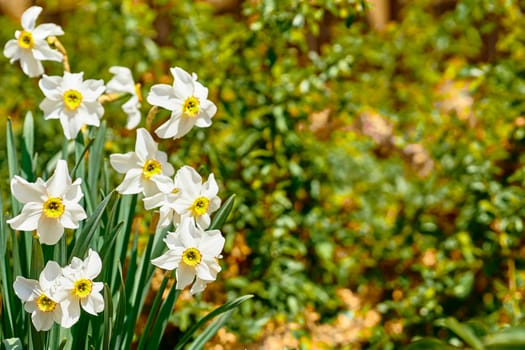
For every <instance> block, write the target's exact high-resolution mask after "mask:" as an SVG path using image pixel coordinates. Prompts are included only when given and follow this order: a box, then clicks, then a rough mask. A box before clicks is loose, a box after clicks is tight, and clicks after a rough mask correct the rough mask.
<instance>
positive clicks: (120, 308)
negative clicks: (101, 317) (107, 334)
mask: <svg viewBox="0 0 525 350" xmlns="http://www.w3.org/2000/svg"><path fill="white" fill-rule="evenodd" d="M117 270H118V275H119V277H120V279H119V282H120V283H119V292H118V299H117V312H116V314H115V315H116V316H115V321H114V323H113V331H112V334H113V337H112V339H111V347H110V348H111V349H121V348H122V346H121V345H122V341H123V340H124V339H125V331H126V329H125V328H124V326H125V316H126V314H127V308H126V304H127V300H128V299H127V295H126V288H125V283H124V277H123V276H122V266H121V265H120V263H118V264H117Z"/></svg>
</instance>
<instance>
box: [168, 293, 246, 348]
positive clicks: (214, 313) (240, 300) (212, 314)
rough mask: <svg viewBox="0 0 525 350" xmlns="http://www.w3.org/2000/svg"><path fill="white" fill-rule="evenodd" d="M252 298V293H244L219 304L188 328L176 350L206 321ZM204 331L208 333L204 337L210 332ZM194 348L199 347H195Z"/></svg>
mask: <svg viewBox="0 0 525 350" xmlns="http://www.w3.org/2000/svg"><path fill="white" fill-rule="evenodd" d="M251 298H253V295H252V294H248V295H244V296H242V297H239V298H237V299H234V300H232V301H229V302H227V303H226V304H224V305H221V306H219V307H218V308H216V309H215V310H213V311H212V312H210V313H209V314H207V315H206V316H204V317H203V318H202V319H200V320H199V322H197V323H195V324H194V325H193V327H191V328H190V329H188V330H187V331H186V332H185V333H184V336H183V337H182V338H181V340H179V342H178V343H177V345H176V346H175V350H180V349H182V348H183V347H184V345H185V344H186V343H187V342H188V341H189V340H190V338H191V337H192V335H193V333H195V332H196V331H197V330H198V329H199V328H201V327H202V326H203V325H204V324H205V323H206V322H208V321H209V320H211V319H213V318H214V317H216V316H218V315H220V314H222V313H225V312H227V311H230V310H233V309H234V308H236V307H237V306H239V305H241V304H242V303H244V302H245V301H246V300H248V299H251ZM219 328H220V327H219ZM211 331H212V330H208V332H211ZM215 332H216V331H215ZM203 333H205V334H206V335H204V336H203V337H205V336H207V334H208V333H206V331H205V332H203ZM213 334H214V333H213ZM213 334H212V335H213ZM194 349H197V348H194Z"/></svg>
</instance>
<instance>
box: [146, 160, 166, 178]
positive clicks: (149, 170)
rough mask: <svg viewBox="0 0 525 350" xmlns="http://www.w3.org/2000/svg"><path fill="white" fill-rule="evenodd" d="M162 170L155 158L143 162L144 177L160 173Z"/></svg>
mask: <svg viewBox="0 0 525 350" xmlns="http://www.w3.org/2000/svg"><path fill="white" fill-rule="evenodd" d="M161 172H162V166H161V165H160V163H159V161H157V160H155V159H149V160H147V161H146V162H145V163H144V167H143V168H142V174H143V175H144V177H145V178H146V179H149V178H151V177H152V176H153V175H157V174H160V173H161Z"/></svg>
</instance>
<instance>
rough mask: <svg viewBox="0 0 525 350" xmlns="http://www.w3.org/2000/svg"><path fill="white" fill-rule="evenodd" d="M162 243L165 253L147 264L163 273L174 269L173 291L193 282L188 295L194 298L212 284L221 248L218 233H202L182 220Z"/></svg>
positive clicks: (221, 238) (213, 231) (217, 268)
mask: <svg viewBox="0 0 525 350" xmlns="http://www.w3.org/2000/svg"><path fill="white" fill-rule="evenodd" d="M164 242H166V245H167V246H168V251H167V252H166V253H164V254H162V255H161V256H159V257H158V258H155V259H153V260H151V262H152V264H153V265H155V266H158V267H160V268H162V269H165V270H173V269H177V271H176V276H177V285H176V286H175V288H177V289H184V288H185V287H186V286H188V285H189V284H191V283H192V282H194V283H193V285H192V287H191V290H190V293H191V294H195V293H199V292H202V291H203V290H204V289H205V288H206V285H207V284H208V283H210V282H213V281H215V279H216V278H217V274H218V273H219V272H220V271H221V266H220V265H219V263H218V259H220V258H221V257H222V256H221V255H220V254H221V252H222V249H223V247H224V237H222V235H221V231H219V230H210V231H203V230H202V229H200V228H198V227H196V226H195V225H194V224H193V222H192V221H191V220H187V219H186V220H182V222H181V223H180V224H179V226H178V227H177V230H176V231H175V232H168V235H167V236H166V238H165V239H164Z"/></svg>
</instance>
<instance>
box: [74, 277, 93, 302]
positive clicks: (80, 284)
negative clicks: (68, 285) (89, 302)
mask: <svg viewBox="0 0 525 350" xmlns="http://www.w3.org/2000/svg"><path fill="white" fill-rule="evenodd" d="M92 287H93V282H92V281H91V280H88V279H87V278H81V279H79V280H77V281H76V282H75V286H74V288H73V290H72V291H71V294H73V295H74V296H76V297H78V298H80V299H84V298H86V297H88V296H89V295H90V294H91V288H92Z"/></svg>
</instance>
